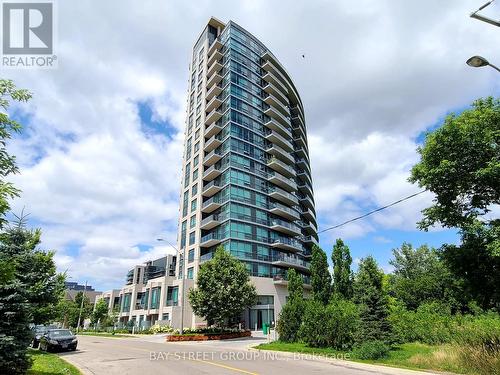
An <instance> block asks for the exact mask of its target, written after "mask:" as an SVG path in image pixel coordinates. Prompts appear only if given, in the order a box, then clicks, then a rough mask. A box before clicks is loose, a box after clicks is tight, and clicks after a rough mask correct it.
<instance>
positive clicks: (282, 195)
mask: <svg viewBox="0 0 500 375" xmlns="http://www.w3.org/2000/svg"><path fill="white" fill-rule="evenodd" d="M269 196H270V197H271V198H274V199H276V200H278V201H280V202H283V203H285V204H288V205H292V206H293V205H297V204H298V203H299V200H298V198H297V197H296V196H295V195H294V194H291V193H289V192H287V191H285V190H283V189H280V188H279V187H275V188H272V189H271V190H270V192H269Z"/></svg>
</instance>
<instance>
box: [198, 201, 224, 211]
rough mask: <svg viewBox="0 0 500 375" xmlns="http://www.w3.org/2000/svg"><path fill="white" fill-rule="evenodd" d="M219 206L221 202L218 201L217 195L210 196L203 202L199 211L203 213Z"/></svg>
mask: <svg viewBox="0 0 500 375" xmlns="http://www.w3.org/2000/svg"><path fill="white" fill-rule="evenodd" d="M220 206H222V203H221V202H220V200H219V198H218V197H212V198H210V199H209V200H207V201H205V202H203V207H202V208H201V212H204V213H207V214H208V213H210V212H213V211H215V210H216V209H218V208H219V207H220Z"/></svg>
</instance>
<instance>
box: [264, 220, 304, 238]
mask: <svg viewBox="0 0 500 375" xmlns="http://www.w3.org/2000/svg"><path fill="white" fill-rule="evenodd" d="M271 229H272V230H275V231H278V232H281V233H285V234H288V235H290V236H298V235H300V234H301V229H300V228H299V226H298V225H296V224H294V223H289V222H287V221H283V220H280V219H272V220H271Z"/></svg>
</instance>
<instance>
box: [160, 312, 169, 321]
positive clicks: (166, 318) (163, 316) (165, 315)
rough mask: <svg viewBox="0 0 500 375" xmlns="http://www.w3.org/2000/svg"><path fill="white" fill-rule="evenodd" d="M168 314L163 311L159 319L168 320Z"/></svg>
mask: <svg viewBox="0 0 500 375" xmlns="http://www.w3.org/2000/svg"><path fill="white" fill-rule="evenodd" d="M169 318H170V315H169V314H168V313H165V314H163V315H162V316H161V320H170V319H169Z"/></svg>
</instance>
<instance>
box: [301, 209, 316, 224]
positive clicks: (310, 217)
mask: <svg viewBox="0 0 500 375" xmlns="http://www.w3.org/2000/svg"><path fill="white" fill-rule="evenodd" d="M302 215H303V216H304V217H305V218H306V219H308V220H311V221H316V215H315V214H314V211H313V210H311V209H310V208H307V207H304V208H303V209H302Z"/></svg>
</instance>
